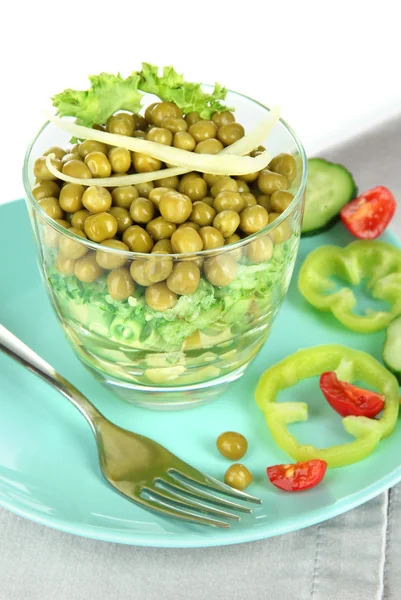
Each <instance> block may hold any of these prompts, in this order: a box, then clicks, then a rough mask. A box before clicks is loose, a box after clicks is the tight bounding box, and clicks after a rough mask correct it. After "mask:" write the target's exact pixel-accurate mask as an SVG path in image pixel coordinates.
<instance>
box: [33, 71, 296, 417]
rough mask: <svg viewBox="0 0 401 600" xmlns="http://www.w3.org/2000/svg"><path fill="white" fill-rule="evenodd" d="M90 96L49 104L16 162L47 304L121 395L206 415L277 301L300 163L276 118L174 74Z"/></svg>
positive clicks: (109, 85) (291, 257) (103, 81)
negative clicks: (45, 118)
mask: <svg viewBox="0 0 401 600" xmlns="http://www.w3.org/2000/svg"><path fill="white" fill-rule="evenodd" d="M90 82H91V87H90V88H89V89H88V90H86V91H75V90H70V89H69V90H65V91H64V92H62V93H61V94H58V95H56V96H54V98H53V104H54V106H55V107H56V109H57V114H56V115H55V114H51V115H49V122H48V123H46V124H45V125H44V127H43V128H42V129H41V131H40V132H39V133H38V135H37V137H36V138H35V140H34V141H33V142H32V144H31V145H30V147H29V149H28V151H27V154H26V159H25V164H24V185H25V191H26V200H27V206H28V210H29V214H30V218H31V222H32V226H33V229H34V233H35V237H36V241H37V247H38V253H39V263H40V268H41V271H42V274H43V277H44V281H45V284H46V287H47V290H48V292H49V295H50V299H51V302H52V304H53V306H54V308H55V310H56V313H57V316H58V319H59V321H60V323H61V326H62V327H63V330H64V332H65V333H66V335H67V338H68V340H69V342H70V343H71V345H72V347H73V349H74V350H75V352H76V354H77V355H78V356H79V358H80V359H81V360H82V362H83V363H84V365H85V366H86V367H87V368H88V369H90V370H91V371H92V373H93V374H94V375H95V376H96V377H98V378H99V379H100V380H101V381H102V382H103V383H104V384H106V385H108V386H109V387H110V388H111V389H113V390H114V391H115V392H116V393H117V394H118V395H119V396H120V397H122V398H124V399H126V400H128V401H130V402H133V403H137V404H142V405H145V406H151V407H156V408H171V407H177V406H178V407H181V406H184V405H187V404H190V405H194V404H197V403H199V402H203V401H204V400H206V399H208V398H210V397H213V396H215V395H216V394H219V393H221V391H222V390H223V389H224V387H225V385H227V384H228V383H229V382H231V381H234V380H235V379H237V378H238V377H240V376H241V375H242V374H243V372H244V370H245V369H246V367H247V366H248V365H249V363H250V361H251V360H252V359H253V358H254V357H255V355H256V353H257V352H258V351H259V349H260V348H261V346H262V345H263V343H264V342H265V340H266V338H267V336H268V334H269V330H270V327H271V325H272V322H273V320H274V318H275V316H276V314H277V311H278V309H279V308H280V306H281V304H282V301H283V299H284V296H285V294H286V292H287V289H288V285H289V282H290V278H291V274H292V270H293V267H294V263H295V258H296V253H297V249H298V243H299V237H300V224H301V216H302V208H303V196H304V190H305V183H306V170H307V167H306V158H305V154H304V150H303V148H302V145H301V144H300V142H299V140H298V139H297V138H296V136H295V135H294V134H293V132H292V131H291V130H290V128H289V127H288V126H287V125H286V124H285V123H284V122H283V121H282V120H280V118H279V117H280V114H279V110H278V109H277V108H273V109H270V110H269V109H268V108H266V107H264V106H263V105H261V104H259V103H257V102H255V101H253V100H251V99H249V98H247V97H245V96H242V95H240V94H236V93H234V92H228V91H227V90H226V89H225V88H224V87H222V86H220V85H218V84H216V85H215V86H214V87H210V86H203V85H200V84H195V83H188V82H186V81H185V80H184V78H183V77H182V76H181V75H179V74H177V73H176V72H175V70H174V69H173V68H172V67H166V68H164V70H163V71H162V73H161V74H160V72H159V69H158V68H156V67H153V66H152V65H149V64H143V66H142V70H141V71H140V72H134V73H133V74H132V75H131V76H130V77H128V78H126V79H124V78H122V77H121V76H120V75H117V76H114V75H109V74H105V73H102V74H100V75H98V76H96V77H91V78H90ZM265 146H266V147H265ZM266 148H267V149H266Z"/></svg>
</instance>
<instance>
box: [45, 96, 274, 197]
mask: <svg viewBox="0 0 401 600" xmlns="http://www.w3.org/2000/svg"><path fill="white" fill-rule="evenodd" d="M279 118H280V109H279V107H277V106H275V107H273V108H272V109H271V110H270V112H269V114H268V115H267V116H266V118H265V119H263V120H262V121H261V122H260V123H259V124H258V125H257V126H256V127H255V128H254V129H253V130H252V131H250V132H249V133H248V134H247V135H245V136H244V137H243V138H241V139H240V140H238V141H237V142H235V143H234V144H232V145H231V146H228V147H227V148H224V150H222V151H221V152H220V153H219V154H218V155H205V154H203V155H200V154H195V153H193V152H187V151H186V150H179V149H177V148H170V147H168V146H165V145H163V144H157V143H156V142H149V141H145V140H139V139H137V138H127V137H126V136H115V134H109V133H105V132H100V131H97V130H94V129H88V128H82V129H84V130H86V132H87V135H89V132H90V137H86V138H85V139H97V141H105V140H104V139H103V138H102V139H100V137H98V134H101V135H103V136H105V135H106V136H110V135H113V136H115V137H118V138H120V139H121V142H124V146H122V147H127V148H128V145H127V140H128V141H129V142H131V141H133V140H134V141H135V142H142V143H145V144H151V145H152V147H153V146H157V147H159V149H160V147H161V149H162V150H163V152H165V151H166V150H178V152H180V153H184V156H186V155H188V154H190V155H192V157H193V158H192V159H191V160H193V159H195V161H196V163H197V164H196V166H191V167H190V168H185V167H183V168H181V167H173V168H169V169H161V170H159V171H151V172H149V173H135V174H134V175H121V177H103V178H94V179H91V180H88V179H81V178H78V177H71V176H69V175H65V174H64V173H61V172H60V171H58V170H57V169H56V168H55V167H54V166H53V165H52V163H51V158H52V157H51V156H50V155H49V156H48V157H47V159H46V166H47V168H48V169H49V171H50V172H51V173H52V174H53V175H54V176H55V177H57V178H58V179H61V180H63V181H66V182H68V183H78V184H81V185H88V183H89V182H90V184H91V185H102V186H104V187H109V186H110V187H117V186H123V185H135V184H137V183H145V182H148V181H154V180H156V179H162V178H163V177H173V176H176V175H183V174H184V173H187V172H188V171H189V170H196V171H200V172H201V173H202V172H203V173H208V172H209V171H207V170H204V169H203V168H201V166H200V164H199V161H198V160H197V157H198V158H199V157H205V156H206V157H209V158H214V159H215V158H221V155H235V156H236V158H239V157H240V156H243V155H244V154H248V153H249V152H251V151H252V150H254V149H255V148H257V147H258V146H259V145H260V144H261V143H262V142H264V141H265V139H266V137H267V136H268V135H269V133H270V131H271V130H272V129H273V127H274V126H275V125H276V123H277V122H278V120H279ZM49 120H50V121H52V122H53V123H55V124H56V125H58V126H60V127H62V128H63V129H66V126H68V131H71V126H72V127H78V126H77V125H74V124H73V123H65V122H64V121H63V120H62V119H59V118H57V117H54V116H53V115H49ZM106 143H109V142H106ZM128 149H130V148H128ZM145 154H146V152H145ZM262 157H264V158H263V160H262V164H263V166H262V167H260V166H256V165H254V163H252V164H253V166H252V167H248V169H249V168H251V170H248V171H247V173H251V172H254V171H259V170H261V169H262V168H264V167H265V166H266V165H267V164H268V162H269V161H270V156H269V155H268V153H267V152H264V153H263V154H262V155H261V156H259V157H258V158H259V159H260V158H262ZM156 158H158V157H156ZM240 160H248V161H249V160H251V161H254V160H256V159H250V158H249V157H245V159H244V158H243V159H240ZM266 161H267V162H266ZM167 162H169V163H171V162H174V160H171V159H168V160H167ZM222 174H224V175H235V174H236V173H234V172H233V171H231V172H227V173H222ZM244 174H246V173H242V175H244Z"/></svg>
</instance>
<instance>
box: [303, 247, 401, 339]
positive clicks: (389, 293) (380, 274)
mask: <svg viewBox="0 0 401 600" xmlns="http://www.w3.org/2000/svg"><path fill="white" fill-rule="evenodd" d="M334 276H337V277H340V278H341V279H344V280H345V281H347V282H349V283H350V284H352V285H358V284H359V283H361V281H362V280H363V279H366V280H367V281H366V285H367V288H368V289H369V291H370V293H371V295H372V297H373V298H377V299H380V300H385V301H387V302H388V303H389V304H390V306H391V308H390V310H388V311H374V310H369V311H366V314H365V315H361V316H359V315H356V314H354V313H353V312H352V309H353V308H354V307H355V305H356V302H357V300H356V297H355V294H354V292H353V291H352V290H351V289H350V288H349V287H343V288H341V289H340V290H338V291H333V290H334V289H335V287H336V285H335V283H334V281H333V280H332V279H330V278H331V277H334ZM298 287H299V291H300V292H301V294H302V295H303V296H304V297H305V298H306V299H307V300H308V302H310V303H311V304H312V305H313V306H315V307H316V308H318V309H319V310H322V311H331V312H332V313H333V315H334V316H335V317H336V318H337V319H338V320H339V321H340V322H341V323H343V325H345V326H346V327H348V328H349V329H352V330H353V331H357V332H359V333H372V332H374V331H380V330H381V329H384V328H385V327H387V325H388V324H389V323H390V322H391V321H392V319H394V317H396V316H397V315H399V314H401V250H399V249H398V248H395V247H394V246H391V245H390V244H386V243H385V242H377V241H358V242H352V243H351V244H349V245H348V246H347V247H346V248H340V247H338V246H322V247H320V248H317V249H316V250H314V251H313V252H311V254H309V256H308V257H307V258H306V260H305V261H304V263H303V265H302V267H301V271H300V274H299V280H298Z"/></svg>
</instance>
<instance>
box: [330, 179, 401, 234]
mask: <svg viewBox="0 0 401 600" xmlns="http://www.w3.org/2000/svg"><path fill="white" fill-rule="evenodd" d="M396 207H397V203H396V201H395V198H394V196H393V194H392V193H391V192H390V190H389V189H387V188H386V187H384V186H383V185H379V186H377V187H374V188H372V189H371V190H368V191H367V192H365V193H364V194H362V195H361V196H358V198H355V199H354V200H351V202H348V204H346V205H345V206H344V207H343V208H342V209H341V212H340V215H341V220H342V222H343V223H344V225H345V227H346V228H347V229H348V231H350V232H351V233H352V235H354V236H355V237H357V238H360V239H362V240H374V239H375V238H377V237H379V235H380V234H381V233H383V231H384V230H385V229H386V227H387V225H388V224H389V223H390V221H391V219H392V218H393V215H394V213H395V209H396Z"/></svg>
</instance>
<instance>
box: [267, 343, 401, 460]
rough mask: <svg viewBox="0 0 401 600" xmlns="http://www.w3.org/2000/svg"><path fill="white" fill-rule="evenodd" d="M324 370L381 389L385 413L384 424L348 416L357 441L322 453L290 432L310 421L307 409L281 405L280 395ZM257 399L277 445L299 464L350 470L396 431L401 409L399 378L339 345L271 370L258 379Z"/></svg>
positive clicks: (305, 354)
mask: <svg viewBox="0 0 401 600" xmlns="http://www.w3.org/2000/svg"><path fill="white" fill-rule="evenodd" d="M325 371H336V373H337V376H338V378H339V379H341V380H343V381H344V380H346V381H349V382H350V383H352V381H355V380H362V381H364V382H366V383H367V384H368V385H371V386H372V387H374V388H376V390H377V391H378V392H379V393H380V394H382V395H383V396H384V410H383V413H382V416H381V418H380V419H368V418H367V417H355V416H349V417H345V418H344V419H343V420H342V422H343V426H344V429H345V430H346V431H347V432H348V433H349V434H351V435H352V436H354V437H355V440H354V441H352V442H349V443H347V444H342V445H339V446H331V447H330V448H322V449H320V448H316V447H315V446H312V445H309V444H300V443H299V442H298V441H297V440H296V438H295V437H294V436H293V435H292V434H291V433H290V432H289V431H288V429H287V425H288V424H289V423H295V422H296V421H306V420H307V418H308V406H307V404H306V403H305V402H284V403H277V402H276V396H277V394H278V393H279V392H280V391H281V390H283V389H285V388H287V387H291V386H293V385H295V384H296V383H297V382H298V381H301V380H302V379H306V378H308V377H314V376H316V375H320V374H321V373H324V372H325ZM255 398H256V402H257V404H258V406H259V408H260V409H261V411H262V412H263V413H264V416H265V419H266V423H267V426H268V427H269V429H270V432H271V434H272V436H273V439H274V441H275V442H276V444H277V445H278V446H279V447H280V448H281V449H282V450H284V451H285V452H286V453H287V454H289V455H290V456H291V458H293V459H294V460H296V461H298V462H304V461H308V460H311V459H314V458H319V459H321V460H325V461H326V462H327V464H328V466H329V467H342V466H344V465H350V464H352V463H355V462H358V461H359V460H362V459H363V458H365V457H366V456H368V455H369V454H371V452H373V450H374V449H375V448H376V446H377V444H378V443H379V441H380V440H381V439H382V438H385V437H387V436H389V435H390V434H391V433H392V431H393V430H394V427H395V425H396V421H397V416H398V409H399V388H398V383H397V380H396V378H395V377H394V375H392V373H390V372H389V371H387V369H385V367H383V365H381V364H380V363H379V362H378V361H377V360H376V359H374V358H373V357H372V356H370V355H369V354H366V353H365V352H361V351H359V350H352V349H350V348H347V347H346V346H341V345H337V344H328V345H326V346H316V347H314V348H306V349H304V350H299V351H298V352H295V354H292V355H291V356H288V357H287V358H285V359H284V360H282V361H281V362H279V363H277V364H276V365H274V366H273V367H270V368H269V369H267V371H265V372H264V373H263V375H262V376H261V378H260V380H259V383H258V386H257V388H256V392H255ZM322 401H323V396H322ZM333 418H334V417H333Z"/></svg>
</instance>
